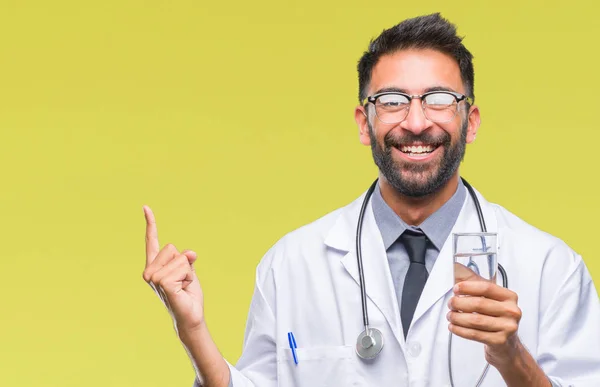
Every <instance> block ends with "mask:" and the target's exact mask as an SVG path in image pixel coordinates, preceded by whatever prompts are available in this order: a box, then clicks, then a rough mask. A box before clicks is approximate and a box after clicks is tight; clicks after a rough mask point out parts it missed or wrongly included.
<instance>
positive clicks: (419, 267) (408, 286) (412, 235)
mask: <svg viewBox="0 0 600 387" xmlns="http://www.w3.org/2000/svg"><path fill="white" fill-rule="evenodd" d="M400 239H401V240H402V243H404V247H405V248H406V252H407V253H408V258H409V259H410V266H409V267H408V273H406V278H405V280H404V286H403V288H402V303H401V306H400V317H401V319H402V328H403V329H404V337H405V338H406V335H407V333H408V328H409V327H410V323H411V321H412V318H413V315H414V314H415V309H416V308H417V303H418V302H419V298H420V297H421V293H422V292H423V288H424V287H425V282H427V277H428V276H429V274H428V273H427V268H426V267H425V250H426V248H427V237H426V236H425V234H423V233H421V232H417V231H414V230H406V231H404V233H402V235H401V236H400Z"/></svg>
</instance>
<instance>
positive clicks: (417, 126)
mask: <svg viewBox="0 0 600 387" xmlns="http://www.w3.org/2000/svg"><path fill="white" fill-rule="evenodd" d="M430 126H431V121H429V120H428V119H427V118H426V117H425V114H423V109H422V108H421V100H420V99H419V98H413V99H412V101H410V109H409V110H408V115H407V116H406V118H405V119H404V121H402V122H401V123H400V127H401V128H402V129H405V130H408V131H410V132H413V133H414V134H417V135H418V134H420V133H421V132H423V131H425V130H427V129H428V128H429V127H430Z"/></svg>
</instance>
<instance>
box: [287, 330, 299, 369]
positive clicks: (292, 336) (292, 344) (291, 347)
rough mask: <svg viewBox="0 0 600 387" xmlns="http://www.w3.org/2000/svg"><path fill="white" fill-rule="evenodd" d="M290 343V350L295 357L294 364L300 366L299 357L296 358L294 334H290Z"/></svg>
mask: <svg viewBox="0 0 600 387" xmlns="http://www.w3.org/2000/svg"><path fill="white" fill-rule="evenodd" d="M288 342H289V343H290V349H291V350H292V355H293V356H294V363H295V364H296V365H298V357H296V348H297V346H296V338H295V337H294V334H293V333H292V332H288Z"/></svg>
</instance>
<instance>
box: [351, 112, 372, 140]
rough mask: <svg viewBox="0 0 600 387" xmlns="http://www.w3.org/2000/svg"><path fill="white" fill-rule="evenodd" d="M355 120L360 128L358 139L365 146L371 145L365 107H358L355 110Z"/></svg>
mask: <svg viewBox="0 0 600 387" xmlns="http://www.w3.org/2000/svg"><path fill="white" fill-rule="evenodd" d="M354 120H355V121H356V125H357V126H358V138H359V140H360V143H361V144H363V145H371V137H370V136H369V118H368V117H367V111H366V108H365V107H364V106H360V105H359V106H357V107H356V109H354Z"/></svg>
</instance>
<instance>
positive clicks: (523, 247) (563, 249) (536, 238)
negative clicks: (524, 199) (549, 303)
mask: <svg viewBox="0 0 600 387" xmlns="http://www.w3.org/2000/svg"><path fill="white" fill-rule="evenodd" d="M489 205H490V207H491V209H492V211H493V213H494V215H495V217H496V220H497V223H498V233H499V238H500V241H501V243H502V245H503V246H504V249H505V251H506V249H508V250H509V251H511V252H514V253H519V256H522V254H524V253H526V254H527V256H528V257H529V259H530V261H531V263H535V262H537V263H539V264H541V265H543V266H546V265H548V264H550V266H552V267H553V268H554V269H558V271H560V270H567V271H568V270H569V268H574V267H576V266H579V265H580V264H583V262H582V258H581V256H580V255H579V254H577V253H576V252H575V251H574V250H573V249H572V248H571V247H570V246H569V245H567V243H565V241H563V240H562V239H560V238H559V237H557V236H555V235H552V234H550V233H548V232H546V231H543V230H541V229H540V228H538V227H536V226H533V225H532V224H530V223H528V222H526V221H525V220H523V219H522V218H520V217H519V216H517V215H515V214H514V213H512V212H510V211H509V210H507V209H506V208H504V207H502V206H501V205H499V204H496V203H489ZM521 264H523V261H521Z"/></svg>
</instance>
